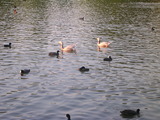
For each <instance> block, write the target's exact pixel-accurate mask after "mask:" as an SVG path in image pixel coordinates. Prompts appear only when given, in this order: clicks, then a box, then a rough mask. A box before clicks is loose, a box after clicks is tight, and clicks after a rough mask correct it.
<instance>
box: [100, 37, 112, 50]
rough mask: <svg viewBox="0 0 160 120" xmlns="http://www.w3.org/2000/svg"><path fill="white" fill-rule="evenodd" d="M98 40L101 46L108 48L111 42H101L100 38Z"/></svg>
mask: <svg viewBox="0 0 160 120" xmlns="http://www.w3.org/2000/svg"><path fill="white" fill-rule="evenodd" d="M97 41H98V43H97V46H98V47H100V48H107V47H108V46H109V45H110V44H111V42H101V41H100V38H97Z"/></svg>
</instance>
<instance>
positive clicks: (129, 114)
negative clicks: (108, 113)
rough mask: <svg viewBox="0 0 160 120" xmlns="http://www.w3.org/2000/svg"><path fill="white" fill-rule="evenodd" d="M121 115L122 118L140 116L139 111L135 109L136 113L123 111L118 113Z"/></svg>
mask: <svg viewBox="0 0 160 120" xmlns="http://www.w3.org/2000/svg"><path fill="white" fill-rule="evenodd" d="M120 113H121V116H122V117H130V118H131V117H134V116H135V115H139V114H140V109H137V110H136V111H134V110H129V109H128V110H123V111H120Z"/></svg>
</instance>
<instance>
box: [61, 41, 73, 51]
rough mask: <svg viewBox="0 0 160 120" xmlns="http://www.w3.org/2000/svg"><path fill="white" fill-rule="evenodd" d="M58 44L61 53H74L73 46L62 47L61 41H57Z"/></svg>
mask: <svg viewBox="0 0 160 120" xmlns="http://www.w3.org/2000/svg"><path fill="white" fill-rule="evenodd" d="M58 43H59V44H60V45H61V46H60V47H61V50H62V52H69V53H72V52H76V49H75V44H72V45H68V46H66V47H63V42H62V41H59V42H58Z"/></svg>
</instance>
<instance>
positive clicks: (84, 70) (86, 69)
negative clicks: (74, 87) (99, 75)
mask: <svg viewBox="0 0 160 120" xmlns="http://www.w3.org/2000/svg"><path fill="white" fill-rule="evenodd" d="M79 71H80V72H87V71H89V68H85V67H84V66H82V67H81V68H79Z"/></svg>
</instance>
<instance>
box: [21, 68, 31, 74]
mask: <svg viewBox="0 0 160 120" xmlns="http://www.w3.org/2000/svg"><path fill="white" fill-rule="evenodd" d="M29 72H30V69H24V70H20V74H21V75H24V74H28V73H29Z"/></svg>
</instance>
